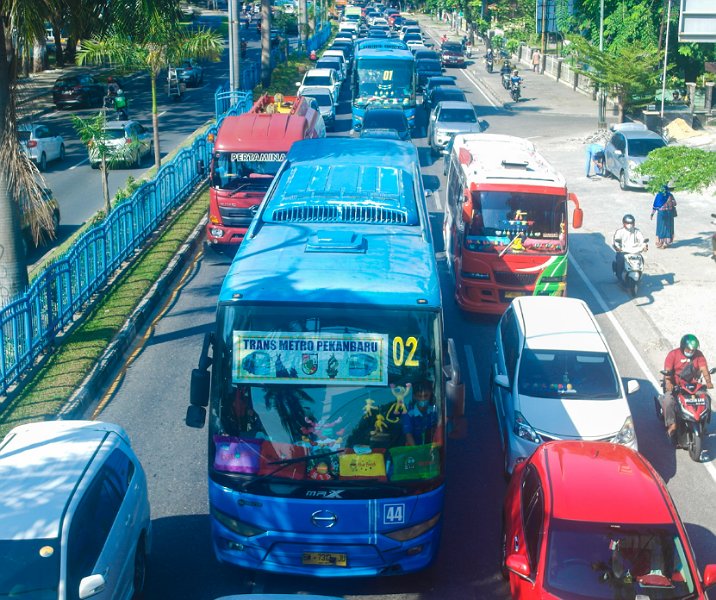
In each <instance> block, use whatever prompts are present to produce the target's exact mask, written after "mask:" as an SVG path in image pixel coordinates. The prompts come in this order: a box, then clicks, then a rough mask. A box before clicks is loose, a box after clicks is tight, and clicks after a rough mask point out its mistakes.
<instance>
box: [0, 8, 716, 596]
mask: <svg viewBox="0 0 716 600" xmlns="http://www.w3.org/2000/svg"><path fill="white" fill-rule="evenodd" d="M488 57H489V61H488ZM483 59H484V60H483ZM311 60H312V62H313V64H312V65H310V67H309V68H308V69H307V70H306V71H305V73H303V74H302V77H301V78H300V80H299V81H296V82H295V83H296V88H295V89H296V92H295V94H296V95H287V94H282V93H266V94H262V95H259V96H257V97H256V98H255V101H254V102H253V104H252V106H251V108H250V109H249V110H247V111H246V112H244V113H242V114H238V115H235V116H228V117H225V118H224V119H223V121H222V123H221V126H220V127H219V129H218V131H217V133H216V136H215V137H212V139H211V140H210V142H211V143H212V144H213V146H212V151H211V160H210V161H209V164H207V165H206V175H207V183H208V210H207V215H208V218H207V220H206V223H205V224H204V225H203V226H202V231H203V234H204V236H205V237H204V239H205V243H204V245H203V249H202V250H201V251H200V252H199V253H198V254H197V255H196V257H195V259H194V261H193V262H192V265H191V267H190V268H189V269H188V270H187V272H186V274H185V276H184V277H183V278H182V280H181V281H180V282H179V283H178V284H177V287H176V289H175V290H174V291H173V292H172V294H171V298H169V299H168V300H167V302H166V304H165V305H164V307H163V308H162V309H161V310H160V311H159V313H158V315H157V318H156V319H155V320H154V321H153V323H152V325H151V328H150V329H151V332H150V334H149V335H147V336H144V337H143V338H142V340H141V341H139V342H138V344H137V349H136V350H135V353H134V354H135V355H136V356H133V361H132V363H131V366H129V367H128V368H127V369H123V370H122V372H121V374H120V375H118V377H117V379H116V381H115V384H114V385H113V386H112V391H111V393H108V394H107V395H106V396H105V398H106V399H107V401H106V402H105V401H102V402H100V404H99V407H97V406H95V407H93V409H92V410H91V411H90V412H88V414H86V415H85V417H86V420H81V421H53V422H45V423H34V424H29V425H22V426H20V427H18V428H16V429H14V430H12V431H11V432H10V433H9V434H8V436H7V437H6V438H5V440H3V442H2V444H1V445H0V475H1V476H2V478H3V481H6V482H9V483H10V487H9V488H8V489H7V491H6V493H5V494H3V496H4V497H5V500H4V501H3V506H4V508H3V509H2V510H3V513H4V514H0V549H1V550H0V557H2V558H3V561H4V562H5V563H6V564H8V565H10V568H8V569H7V570H5V569H0V597H6V596H7V597H10V598H13V597H21V598H30V599H45V598H103V597H107V598H138V597H146V598H187V599H190V598H192V599H193V598H197V599H198V598H201V599H207V600H216V599H218V598H220V597H224V598H228V597H229V596H231V597H232V598H241V597H246V598H249V597H251V598H254V597H257V596H253V595H252V594H257V595H259V594H264V593H265V594H267V596H266V598H274V597H279V596H278V595H281V594H287V595H306V596H309V597H310V596H312V595H315V594H319V595H321V597H325V598H328V597H330V598H337V597H345V598H358V597H360V598H400V599H401V600H402V599H405V600H412V599H417V598H450V599H453V598H454V599H462V598H564V599H565V600H566V599H585V600H586V599H592V598H594V599H598V598H599V599H601V598H615V599H616V598H629V599H632V598H633V599H634V600H645V599H648V598H652V599H664V600H672V599H674V600H676V599H682V598H683V599H686V598H708V597H709V596H708V591H707V590H708V589H709V588H710V587H711V586H713V585H715V584H716V550H715V549H716V541H715V538H714V535H713V530H714V519H716V513H714V510H715V509H714V508H712V507H708V508H706V509H704V511H703V512H701V513H700V512H699V507H698V506H694V504H693V494H694V493H698V494H704V493H710V491H712V489H713V481H711V478H710V477H704V476H703V474H704V472H705V471H704V467H706V468H707V469H708V468H710V462H711V457H712V456H713V454H714V443H713V439H712V438H713V435H712V434H711V433H710V432H709V423H710V415H711V399H710V396H709V393H710V389H711V388H712V382H711V375H712V374H713V373H714V372H716V369H710V368H709V366H708V363H707V361H706V358H707V357H706V356H705V355H704V353H702V350H705V348H701V347H700V343H699V339H698V331H696V332H695V333H696V335H694V334H692V333H690V332H684V335H683V337H682V338H681V339H680V340H679V344H678V347H677V348H674V349H673V350H672V351H671V352H670V353H669V354H668V357H667V358H666V362H665V363H664V361H663V357H662V359H661V362H662V363H663V364H664V370H662V371H661V377H660V381H659V383H660V384H661V389H659V390H657V393H656V395H655V394H653V393H652V387H653V383H654V377H653V376H647V375H646V368H645V366H644V359H643V358H642V356H641V354H640V352H639V350H640V347H637V348H635V347H634V343H633V342H632V341H631V340H632V339H633V338H635V336H636V335H637V334H638V330H639V328H640V327H642V332H643V328H645V327H646V326H645V325H643V323H644V321H639V322H638V323H636V324H634V325H633V327H632V326H629V327H627V331H625V330H624V328H623V327H622V326H621V325H620V324H619V322H618V321H617V318H615V317H613V316H611V315H610V314H609V313H610V310H609V307H608V306H607V305H606V304H605V301H604V300H603V299H602V296H601V295H600V294H599V291H597V290H596V289H595V286H594V284H593V283H592V282H591V281H590V277H589V276H585V274H584V271H583V269H582V267H581V266H580V264H585V263H584V258H585V256H588V255H589V254H590V253H592V250H591V249H589V246H588V244H585V242H584V241H582V240H584V238H585V237H587V236H589V235H593V230H591V229H590V230H589V231H588V232H587V231H584V228H585V226H586V224H587V223H588V222H589V219H590V218H591V215H590V212H589V206H590V205H591V197H592V196H591V194H590V193H589V192H588V193H586V194H584V195H583V192H582V189H583V186H580V185H575V183H574V172H575V169H577V168H579V169H581V166H582V165H581V159H579V161H580V165H579V167H575V168H574V169H572V168H570V169H568V171H569V174H568V175H566V174H565V173H564V172H563V169H562V166H561V164H559V163H558V162H557V161H555V160H554V157H555V156H561V157H563V156H566V155H568V154H569V152H568V151H565V149H564V148H557V151H555V147H554V146H550V143H549V141H548V138H550V137H551V136H553V137H555V138H556V137H557V136H556V135H555V134H554V132H553V131H552V129H551V128H554V130H559V129H560V127H561V126H560V125H559V124H558V123H557V122H556V121H555V122H547V124H546V125H545V127H544V128H542V129H540V128H539V126H537V127H535V128H532V127H531V125H530V120H529V119H530V117H524V116H522V115H520V114H517V113H515V112H513V113H509V112H507V111H505V110H503V109H502V107H501V106H500V105H498V104H497V103H496V102H495V92H494V91H492V92H491V91H490V89H491V88H490V86H486V85H484V83H483V82H481V81H480V78H481V77H485V78H487V77H490V78H491V80H494V81H495V82H496V85H494V88H495V89H497V90H498V94H499V93H502V94H503V97H501V98H498V100H499V101H500V102H502V103H503V104H504V105H506V104H507V103H511V104H512V105H513V106H519V105H520V103H522V104H525V101H526V100H528V99H525V98H524V92H523V85H526V84H525V83H524V80H523V79H522V77H521V76H520V74H519V71H518V70H517V69H516V68H515V66H514V65H512V64H509V61H508V60H507V59H505V58H504V57H503V58H498V57H497V56H493V55H492V54H489V55H487V54H485V55H483V54H480V55H479V56H478V49H477V39H475V40H472V39H470V40H468V39H467V38H463V37H462V36H459V35H458V34H457V33H455V32H443V31H442V30H441V29H440V27H439V26H438V24H437V23H436V22H435V21H434V20H432V19H429V18H427V17H426V16H425V15H417V16H416V15H414V14H410V13H408V12H403V13H401V11H400V9H399V8H396V7H393V6H387V5H383V4H379V3H368V2H366V3H364V4H360V5H359V4H356V5H348V6H346V7H345V8H344V9H343V10H342V12H341V14H340V15H339V21H338V27H337V33H336V35H335V36H334V37H333V38H332V40H331V42H329V45H328V46H327V47H326V48H324V49H322V50H321V51H319V52H316V53H313V54H312V55H311ZM493 61H494V71H495V74H494V75H490V74H491V73H492V72H493V64H492V62H493ZM478 62H479V63H480V65H481V66H480V69H481V70H480V71H479V72H478V71H476V70H475V69H474V68H473V70H472V71H470V70H469V69H470V67H474V65H475V64H476V63H478ZM505 65H507V66H506V67H505ZM499 67H503V70H504V72H505V73H506V74H507V80H506V81H507V85H505V84H503V83H501V82H500V81H501V79H502V74H501V73H500V72H499V71H498V68H499ZM174 75H175V76H176V77H178V78H179V77H180V78H181V80H182V81H183V82H184V84H183V85H184V86H185V87H182V88H181V89H182V90H183V91H182V93H184V92H186V85H188V84H191V85H192V86H193V87H195V88H200V87H201V86H202V84H203V82H204V77H205V76H211V72H210V70H208V69H206V67H202V65H201V64H200V63H199V62H198V61H193V60H192V61H187V62H186V63H185V64H184V65H183V66H182V70H181V71H180V73H175V74H174ZM167 76H168V78H170V79H171V76H172V74H171V73H169V74H167ZM109 83H110V84H111V83H112V82H111V81H110V82H109ZM503 86H504V89H501V88H503ZM118 89H120V90H121V88H118ZM167 89H168V91H169V92H171V87H170V84H168V88H167ZM177 89H180V88H177ZM526 89H529V88H528V87H527V88H526ZM117 95H118V94H117V91H116V90H115V93H114V94H113V95H112V107H111V110H115V111H116V112H117V116H118V119H117V120H116V122H111V123H109V124H108V125H107V127H108V128H110V127H114V128H117V130H118V133H117V135H116V136H115V137H116V138H117V139H118V140H122V141H124V140H130V139H131V140H135V143H132V144H131V151H132V152H133V154H131V155H127V156H126V157H125V158H126V162H127V163H128V166H130V167H132V168H139V167H141V166H142V162H143V160H144V158H145V156H147V155H148V156H149V157H151V156H153V148H152V141H151V136H150V135H149V134H148V133H147V132H145V130H144V128H143V127H142V125H141V124H140V123H139V122H137V121H134V120H130V119H128V118H126V117H129V114H127V112H126V105H125V106H122V103H121V102H120V106H119V107H117V106H116V105H115V98H116V96H117ZM207 95H208V92H207ZM104 97H105V96H102V98H100V96H98V97H97V98H95V99H90V100H88V102H90V103H92V102H96V103H97V104H99V103H100V102H104V100H103V98H104ZM60 102H62V99H61V97H60ZM107 107H109V104H107ZM122 110H125V112H121V111H122ZM200 112H201V111H200ZM521 119H524V120H521ZM510 120H512V122H510ZM515 121H517V122H516V123H515ZM577 127H582V128H583V123H579V124H578V126H577ZM187 128H188V127H187V126H185V129H187ZM120 129H121V131H120ZM536 131H538V132H539V133H535V132H536ZM626 131H628V130H626ZM22 132H23V133H22V139H23V140H24V142H25V144H26V148H27V151H28V152H31V151H32V152H33V154H32V158H33V160H34V161H36V162H37V165H38V167H39V168H40V170H41V171H46V170H47V169H51V168H52V167H51V165H52V164H57V163H53V161H64V160H66V152H68V151H71V152H72V155H73V156H77V149H76V147H74V144H73V143H71V142H67V148H68V150H66V148H65V145H66V142H65V140H64V139H63V138H62V137H60V136H55V135H54V134H55V132H54V131H53V127H46V126H33V127H26V128H23V130H22ZM525 132H529V133H530V134H532V135H524V133H525ZM145 133H146V135H145V137H146V138H147V139H146V143H145V144H144V145H142V146H140V145H138V144H137V143H136V140H139V139H141V138H142V136H143V134H145ZM175 133H176V132H175ZM521 134H522V135H521ZM617 135H622V134H620V133H617ZM626 135H627V136H628V133H627V134H626ZM41 140H42V141H41ZM33 142H35V143H33ZM127 143H128V145H129V142H127ZM559 143H560V144H564V142H563V141H561V142H559ZM543 147H544V148H545V149H546V151H545V150H543ZM559 152H562V154H561V155H560V154H559ZM85 160H86V161H87V162H88V163H89V166H92V167H96V158H93V154H92V151H91V149H90V150H89V152H88V153H87V158H86V159H85ZM609 164H612V163H611V162H610V163H609ZM613 168H614V169H616V168H617V167H613ZM618 179H619V182H620V185H621V186H622V189H625V188H626V187H628V185H629V181H631V182H632V185H635V182H634V181H633V180H631V179H625V180H622V178H621V177H618ZM600 184H601V182H600ZM576 188H579V196H578V193H577V191H575V190H576ZM49 194H50V192H49V190H48V195H49ZM585 197H587V198H588V200H586V201H585V199H584V198H585ZM665 201H666V198H665ZM614 210H616V208H615V209H614ZM73 218H75V219H76V218H77V217H76V216H73ZM620 219H621V224H622V225H623V228H622V229H619V225H620V222H619V221H620ZM55 227H56V228H57V230H58V231H59V208H58V212H57V223H55ZM610 227H611V222H610ZM615 228H616V229H617V233H615V234H614V236H613V239H612V231H613V229H615ZM580 230H581V231H580ZM637 232H638V229H637V228H636V226H635V218H634V216H633V215H631V214H625V215H624V216H623V218H622V217H621V215H617V217H616V222H615V223H614V227H612V228H611V230H610V231H609V232H608V233H605V235H604V243H605V244H606V245H607V247H611V248H613V251H612V250H610V251H609V252H610V256H611V255H613V254H614V252H616V256H617V258H615V259H614V261H615V262H614V266H613V268H614V271H615V274H616V275H617V277H618V278H619V281H621V282H622V288H621V290H622V292H624V300H621V301H620V302H623V303H625V305H626V303H628V302H629V301H633V300H634V299H635V297H636V296H637V295H638V290H639V287H638V283H639V279H635V278H633V277H632V278H631V282H630V280H629V275H628V274H625V273H624V271H625V270H628V269H630V268H632V267H629V266H628V263H629V261H630V259H629V256H632V255H641V254H642V253H643V252H644V251H646V246H647V243H648V240H646V239H645V238H644V236H643V235H642V236H641V238H638V236H637ZM580 234H581V235H582V236H583V237H582V238H580ZM639 235H641V233H640V232H639ZM630 244H632V245H635V246H634V248H632V246H630ZM636 245H639V247H638V248H637V249H635V248H636ZM634 260H636V259H634ZM625 261H626V262H625ZM592 267H593V266H592V265H589V268H592ZM611 269H612V265H609V271H610V274H611ZM619 269H621V271H620V270H619ZM642 271H643V264H642ZM590 273H591V271H590ZM639 276H640V277H641V271H640V272H639ZM612 277H613V276H612ZM635 282H636V283H635ZM618 289H619V288H618ZM629 310H630V309H629ZM612 312H616V307H615V310H614V311H612ZM644 335H645V338H644V339H645V341H644V345H645V346H646V345H647V342H646V339H647V338H646V335H647V334H646V333H645V334H644ZM637 346H638V344H637ZM659 392H660V393H661V394H659ZM140 399H141V402H138V400H140ZM110 400H111V401H110ZM684 450H685V452H683V451H684ZM48 455H52V456H53V457H55V459H54V460H53V461H52V464H51V465H48V469H47V470H46V471H45V470H42V469H34V470H33V475H32V477H27V476H26V475H25V473H26V472H27V470H28V469H29V468H32V467H33V465H42V464H45V463H46V462H47V456H48ZM683 457H686V458H683ZM677 465H678V472H677ZM50 467H51V468H50ZM708 473H709V475H710V476H711V477H712V476H713V475H712V474H711V471H710V470H709V471H708ZM697 481H698V484H697V483H695V482H697ZM706 497H707V498H708V497H709V496H706ZM7 498H12V502H11V501H10V500H8V499H7ZM38 498H42V501H41V502H38ZM150 506H151V509H150ZM150 515H151V516H150ZM30 529H32V534H31V535H28V533H27V532H28V531H30ZM38 573H39V575H38Z"/></svg>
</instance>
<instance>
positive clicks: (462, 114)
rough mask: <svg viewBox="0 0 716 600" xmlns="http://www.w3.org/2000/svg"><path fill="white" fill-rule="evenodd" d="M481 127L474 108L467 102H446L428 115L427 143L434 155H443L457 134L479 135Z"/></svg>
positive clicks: (441, 103) (439, 104) (440, 103)
mask: <svg viewBox="0 0 716 600" xmlns="http://www.w3.org/2000/svg"><path fill="white" fill-rule="evenodd" d="M481 131H482V127H481V124H480V121H479V119H478V118H477V113H476V112H475V107H474V106H473V105H472V104H470V103H469V102H461V101H459V100H446V101H444V102H439V103H438V104H437V105H436V106H435V108H433V110H432V112H431V113H430V119H429V121H428V142H429V143H430V149H431V150H432V151H433V153H434V154H440V153H444V152H445V149H446V148H447V145H448V143H449V142H450V140H451V139H452V138H453V137H454V136H455V135H457V134H458V133H480V132H481Z"/></svg>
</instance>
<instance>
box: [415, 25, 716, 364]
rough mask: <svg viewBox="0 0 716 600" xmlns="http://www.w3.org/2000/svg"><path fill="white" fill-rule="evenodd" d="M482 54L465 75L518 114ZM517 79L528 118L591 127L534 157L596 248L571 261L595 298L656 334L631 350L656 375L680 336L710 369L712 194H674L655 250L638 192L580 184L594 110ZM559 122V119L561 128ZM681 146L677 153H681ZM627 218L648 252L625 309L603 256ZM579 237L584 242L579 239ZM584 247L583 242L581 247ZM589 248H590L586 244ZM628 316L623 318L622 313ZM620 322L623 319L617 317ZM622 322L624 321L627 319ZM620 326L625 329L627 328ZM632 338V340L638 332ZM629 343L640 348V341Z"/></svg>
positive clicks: (644, 199)
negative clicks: (561, 181) (563, 183)
mask: <svg viewBox="0 0 716 600" xmlns="http://www.w3.org/2000/svg"><path fill="white" fill-rule="evenodd" d="M421 17H422V18H421V21H422V23H424V25H425V29H426V30H427V31H428V32H429V33H430V34H432V35H434V36H435V38H436V39H439V37H440V36H441V35H442V34H443V33H447V34H448V36H450V35H451V34H450V27H449V25H448V24H446V23H442V22H438V21H436V20H434V19H431V18H430V17H428V16H422V15H421ZM456 35H458V36H460V37H461V36H462V32H459V33H458V34H456V33H455V32H454V31H453V32H452V37H453V38H454V37H455V36H456ZM484 54H485V46H484V45H477V46H476V47H475V48H474V49H473V53H472V64H471V65H469V66H468V68H467V69H466V70H467V72H468V74H469V75H470V76H471V77H472V78H473V79H474V80H476V81H477V82H478V83H479V85H480V86H481V87H482V88H483V89H486V90H487V91H488V92H489V95H490V96H492V97H493V99H494V100H496V102H495V103H496V104H497V106H498V107H499V108H501V109H504V110H508V111H513V110H515V111H519V110H520V108H514V106H513V102H512V101H511V100H510V98H509V96H508V94H507V92H506V91H505V90H504V89H502V87H501V83H500V76H499V73H491V74H490V73H487V71H486V70H485V66H484V61H483V60H482V57H483V56H484ZM519 70H520V75H521V76H522V77H523V78H524V80H525V89H524V97H525V98H529V108H530V110H534V111H535V114H539V113H540V112H542V113H544V112H547V113H549V114H552V115H565V117H569V116H573V117H588V118H587V119H584V118H582V122H586V123H589V122H590V120H589V119H590V118H593V119H594V120H593V125H589V126H588V127H589V129H585V130H584V131H583V133H582V134H581V135H580V134H579V133H576V134H575V127H571V128H570V127H566V126H565V132H564V134H563V135H561V136H560V135H556V136H553V137H551V138H546V137H542V138H541V139H539V140H536V141H535V143H536V144H537V146H538V149H539V150H540V152H542V153H544V154H545V155H546V156H547V157H548V158H549V159H550V161H552V162H553V163H554V164H557V165H560V170H561V171H562V172H563V174H564V176H565V177H566V178H567V182H568V185H569V188H570V191H573V192H575V193H576V194H577V195H578V197H579V199H580V202H581V204H582V208H583V209H584V213H585V224H584V227H583V228H582V229H581V230H578V231H577V232H575V248H573V249H576V247H577V238H582V239H583V240H594V241H596V240H598V241H599V244H598V245H596V246H590V247H591V252H590V254H589V255H587V259H586V260H583V258H582V257H583V256H584V244H582V253H581V254H580V258H579V260H580V261H581V262H583V263H584V264H585V266H588V267H589V271H588V273H589V276H590V280H591V282H592V283H593V284H594V285H595V286H596V287H597V288H598V289H599V290H600V292H601V293H603V294H604V295H605V296H606V298H607V301H608V303H609V304H610V306H611V307H613V310H617V311H618V312H620V313H621V312H622V310H623V308H624V307H625V306H628V305H631V306H632V307H633V308H634V309H636V310H639V311H640V312H641V313H642V315H644V316H645V317H646V320H647V321H649V322H650V323H651V324H652V325H653V327H654V328H655V329H656V331H658V333H659V334H660V338H661V339H660V341H659V343H658V344H656V345H655V346H654V347H649V348H639V349H640V350H641V351H643V352H645V353H646V356H647V357H648V360H649V362H650V363H651V367H652V368H653V369H654V371H655V372H657V371H658V370H659V369H660V368H661V361H663V357H664V356H665V354H666V351H667V350H669V349H670V348H673V347H675V346H677V345H678V343H679V340H680V338H681V336H682V335H684V334H685V333H694V334H696V336H697V337H698V338H699V340H700V341H701V347H702V349H703V351H704V353H705V355H706V357H707V359H710V365H711V366H716V320H715V319H714V316H713V310H712V309H710V308H709V307H710V306H712V304H713V300H712V298H713V297H714V296H715V295H716V262H714V261H713V260H711V258H710V256H711V235H712V233H714V231H716V225H715V224H712V220H713V219H712V218H711V216H710V215H711V213H716V199H714V195H713V190H711V191H708V192H704V193H699V194H695V193H686V192H676V193H675V197H676V200H677V203H678V212H679V216H678V217H677V219H676V223H675V240H674V243H673V245H672V246H671V247H670V248H668V249H665V250H661V249H657V248H656V246H655V244H654V242H655V235H654V232H655V225H656V224H655V221H651V220H650V214H651V205H652V200H653V196H652V195H651V194H649V193H647V192H645V191H621V190H620V189H619V184H618V182H617V181H616V180H615V179H612V178H604V177H591V178H587V177H585V172H584V167H585V151H586V146H587V144H589V143H590V142H592V141H594V138H595V136H596V137H598V136H603V135H605V133H602V132H598V131H597V129H596V126H597V103H596V101H594V100H592V99H591V97H589V96H586V95H584V94H582V93H580V92H575V91H573V90H572V88H571V87H570V86H567V85H564V84H562V83H559V82H557V81H556V80H555V79H553V78H551V77H548V76H546V75H541V74H538V73H533V72H532V69H531V68H530V66H528V65H520V68H519ZM566 121H567V119H565V122H566ZM607 121H608V122H609V123H613V122H615V121H616V115H615V114H614V113H613V112H612V111H611V110H609V107H608V108H607ZM705 134H706V135H704V136H703V137H704V138H706V139H708V138H709V137H711V139H714V138H716V133H715V132H714V131H712V130H707V131H706V132H705ZM687 143H688V142H687V140H685V141H684V145H687ZM626 212H630V213H633V214H634V215H635V217H636V220H637V225H638V226H639V227H640V229H641V230H642V232H643V233H644V235H645V236H646V237H648V238H651V244H650V249H649V251H648V252H647V254H646V261H645V263H646V270H645V277H644V280H643V283H642V289H641V290H640V292H639V297H637V298H636V299H635V300H631V301H629V300H628V299H627V296H626V294H625V293H624V292H623V291H622V290H620V288H619V287H618V286H617V284H616V282H615V281H614V277H613V274H612V273H611V267H610V265H611V260H612V258H611V257H612V256H613V253H612V251H611V249H609V245H610V243H611V236H612V234H613V232H614V230H615V229H617V228H618V227H619V226H620V223H621V215H623V214H624V213H626ZM582 236H584V237H582ZM585 243H586V242H585ZM589 244H593V241H589ZM626 314H629V313H626ZM621 318H624V316H623V315H621ZM627 318H628V316H627ZM627 325H631V324H630V323H627ZM636 333H637V336H638V332H636ZM633 339H637V341H638V342H639V343H641V344H642V345H643V344H644V343H645V341H644V340H643V339H639V338H638V337H636V338H633Z"/></svg>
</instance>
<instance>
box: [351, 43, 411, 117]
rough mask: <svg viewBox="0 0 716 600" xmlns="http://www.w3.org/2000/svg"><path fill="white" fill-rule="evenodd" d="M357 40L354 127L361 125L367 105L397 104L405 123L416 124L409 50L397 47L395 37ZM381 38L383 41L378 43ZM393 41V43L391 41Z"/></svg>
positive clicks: (354, 80) (354, 81) (395, 106)
mask: <svg viewBox="0 0 716 600" xmlns="http://www.w3.org/2000/svg"><path fill="white" fill-rule="evenodd" d="M371 42H374V41H373V40H365V42H359V44H358V46H357V49H356V53H355V61H354V65H353V85H352V90H353V111H352V115H353V129H355V130H356V131H358V130H360V129H361V125H362V123H363V115H364V114H365V111H366V108H367V107H368V106H371V107H373V106H380V107H385V108H397V107H400V108H402V109H403V110H404V111H405V116H406V117H407V118H408V123H410V126H411V127H414V126H415V107H416V106H417V100H416V96H415V89H416V82H417V76H416V71H415V57H414V56H413V53H412V52H411V51H410V50H407V49H402V48H398V47H396V46H395V42H397V43H400V44H403V42H398V40H375V42H376V43H371ZM381 42H382V44H381ZM391 42H393V45H391Z"/></svg>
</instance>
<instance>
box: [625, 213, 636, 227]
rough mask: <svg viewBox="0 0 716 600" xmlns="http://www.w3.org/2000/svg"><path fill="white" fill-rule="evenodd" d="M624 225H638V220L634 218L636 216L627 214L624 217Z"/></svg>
mask: <svg viewBox="0 0 716 600" xmlns="http://www.w3.org/2000/svg"><path fill="white" fill-rule="evenodd" d="M622 223H625V224H626V223H629V225H634V223H636V219H635V218H634V215H630V214H626V215H624V216H623V217H622Z"/></svg>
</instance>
